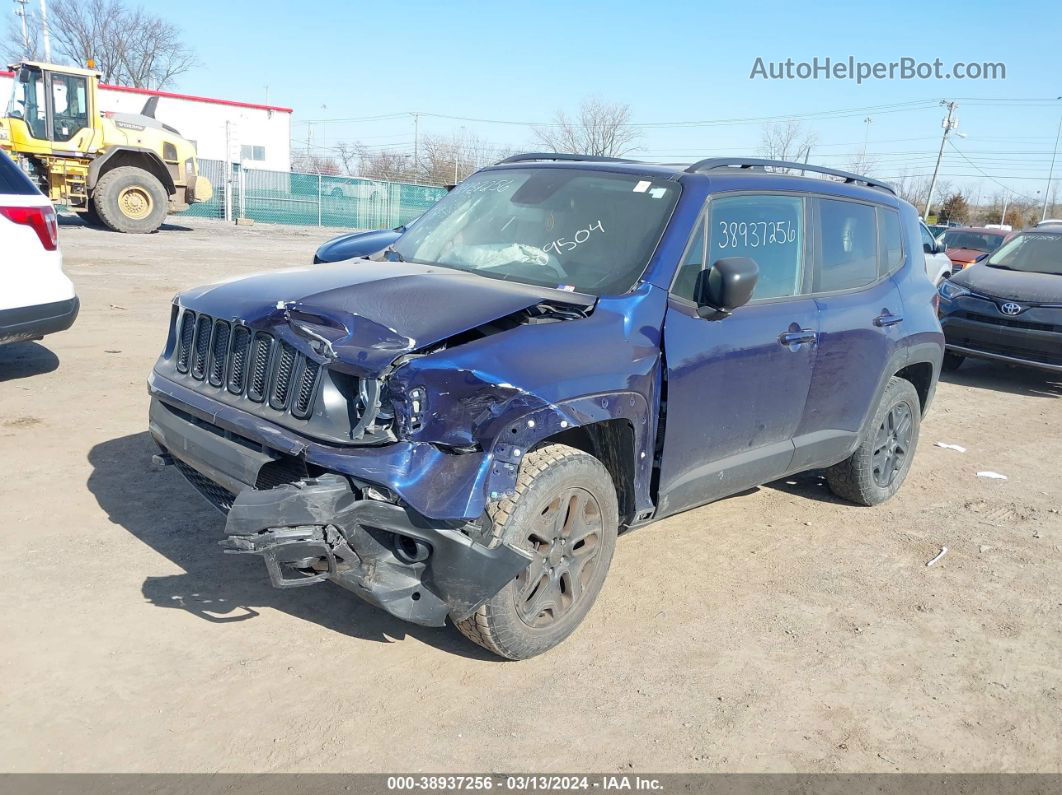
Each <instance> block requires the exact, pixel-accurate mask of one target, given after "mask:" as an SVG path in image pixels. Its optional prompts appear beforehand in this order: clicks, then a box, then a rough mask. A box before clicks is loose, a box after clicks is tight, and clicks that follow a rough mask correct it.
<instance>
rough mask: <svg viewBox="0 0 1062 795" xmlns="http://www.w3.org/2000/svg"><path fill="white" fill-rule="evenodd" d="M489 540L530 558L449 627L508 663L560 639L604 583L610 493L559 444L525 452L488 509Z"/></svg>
mask: <svg viewBox="0 0 1062 795" xmlns="http://www.w3.org/2000/svg"><path fill="white" fill-rule="evenodd" d="M488 510H489V512H490V514H491V518H492V519H493V521H494V529H495V535H496V537H498V538H500V539H501V540H502V541H503V542H505V543H510V544H512V545H514V546H518V547H522V548H523V549H526V550H527V551H528V552H530V553H531V555H532V556H533V557H532V561H531V565H530V566H528V567H527V569H525V570H524V571H523V572H521V573H520V574H519V575H517V577H516V578H515V579H514V580H512V581H511V582H509V584H508V585H506V586H505V587H504V588H502V589H501V590H500V591H499V592H498V593H497V594H495V595H494V596H493V597H491V598H490V599H489V600H487V602H485V603H484V604H483V605H482V606H480V608H479V609H478V610H476V612H475V613H473V614H472V615H471V616H469V617H468V618H466V619H464V620H463V621H458V622H456V624H457V628H458V629H459V630H461V632H462V633H463V634H464V635H465V636H466V637H468V638H469V639H470V640H472V641H474V642H475V643H478V644H479V645H480V646H483V647H484V648H485V649H488V650H489V651H492V652H494V653H495V654H497V655H499V656H501V657H506V658H508V659H510V660H524V659H527V658H528V657H534V656H535V655H537V654H542V652H544V651H548V650H549V649H552V648H553V647H554V646H556V645H557V644H559V643H560V642H561V641H563V640H564V639H565V638H567V637H568V636H569V635H570V634H572V632H574V631H575V628H576V627H577V626H578V625H579V623H580V622H581V621H582V620H583V618H584V617H585V616H586V614H587V613H588V612H589V611H590V608H591V607H592V606H593V604H594V601H595V600H596V599H597V595H598V593H599V592H600V591H601V586H602V585H603V584H604V582H605V575H606V574H607V573H608V567H609V564H610V563H611V561H612V552H613V550H614V549H615V546H616V534H617V531H618V528H619V507H618V505H617V500H616V489H615V487H614V486H613V483H612V478H611V476H610V475H609V473H608V470H606V469H605V467H604V466H603V465H602V464H601V462H600V461H598V460H597V459H596V458H594V457H593V456H591V455H588V454H587V453H584V452H582V451H581V450H576V449H575V448H573V447H568V446H567V445H563V444H551V445H547V446H545V447H542V448H539V449H537V450H532V451H531V452H530V453H528V454H527V456H526V457H525V458H524V460H523V462H522V463H521V465H520V472H519V476H518V478H517V484H516V494H515V496H513V497H511V498H505V499H503V500H499V501H497V502H495V503H492V505H491V507H490V508H489V509H488Z"/></svg>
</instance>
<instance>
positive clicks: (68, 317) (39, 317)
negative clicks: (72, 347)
mask: <svg viewBox="0 0 1062 795" xmlns="http://www.w3.org/2000/svg"><path fill="white" fill-rule="evenodd" d="M78 308H79V303H78V298H77V295H76V294H75V293H74V285H73V284H72V283H71V281H70V279H68V278H67V277H66V274H65V273H63V257H62V254H61V253H60V251H59V224H58V221H57V219H56V216H55V208H54V207H52V203H51V202H50V201H48V199H47V197H45V196H44V195H43V194H42V193H41V192H40V191H39V190H38V189H37V186H36V185H34V184H33V182H32V180H30V179H29V177H27V176H26V175H25V174H24V173H23V172H22V171H21V170H20V169H19V167H18V166H16V165H15V164H14V163H13V162H12V161H11V159H10V158H9V157H8V156H7V155H5V154H4V153H3V152H0V344H3V343H5V342H17V341H19V340H33V339H40V338H41V337H43V336H44V335H45V334H53V333H54V332H56V331H63V330H65V329H68V328H70V326H71V325H73V323H74V319H75V318H76V317H77V312H78Z"/></svg>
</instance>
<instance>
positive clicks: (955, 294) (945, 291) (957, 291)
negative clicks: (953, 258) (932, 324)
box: [939, 279, 970, 301]
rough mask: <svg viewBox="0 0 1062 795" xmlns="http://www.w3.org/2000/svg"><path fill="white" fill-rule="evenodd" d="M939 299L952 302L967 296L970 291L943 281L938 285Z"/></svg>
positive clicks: (953, 283)
mask: <svg viewBox="0 0 1062 795" xmlns="http://www.w3.org/2000/svg"><path fill="white" fill-rule="evenodd" d="M939 290H940V297H941V298H944V299H946V300H948V301H951V300H954V299H956V298H959V297H961V296H964V295H969V294H970V291H969V290H967V289H966V288H965V287H963V286H962V285H959V284H955V282H952V281H949V280H947V279H945V280H944V281H942V282H941V283H940V288H939Z"/></svg>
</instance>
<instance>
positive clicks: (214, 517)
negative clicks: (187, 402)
mask: <svg viewBox="0 0 1062 795" xmlns="http://www.w3.org/2000/svg"><path fill="white" fill-rule="evenodd" d="M156 451H157V448H156V447H155V444H154V442H153V441H152V439H151V437H150V435H149V434H148V433H147V432H144V433H138V434H134V435H131V436H123V437H121V438H118V439H111V440H109V441H106V442H103V443H101V444H98V445H96V446H95V447H93V448H92V450H91V451H89V456H88V458H89V463H90V464H91V465H92V474H91V475H90V476H89V480H88V488H89V491H91V492H92V494H93V496H94V497H95V498H96V501H97V502H98V503H99V505H100V507H101V508H103V510H104V511H106V512H107V515H108V517H109V518H110V519H111V521H112V522H114V523H116V524H119V525H121V526H122V527H124V528H125V529H126V530H127V531H129V533H131V534H132V535H133V536H135V537H136V538H137V539H139V540H140V541H142V542H144V543H145V544H147V545H148V546H150V547H151V548H152V549H154V550H155V551H156V552H158V553H159V554H161V555H165V556H166V557H167V558H169V559H170V560H171V561H173V562H174V563H176V564H177V565H178V566H180V567H181V568H182V569H184V571H185V573H184V574H177V575H168V576H161V577H153V576H148V577H147V579H145V580H144V585H143V593H144V596H145V597H146V598H147V599H148V600H149V601H150V602H151V603H152V604H154V605H156V606H158V607H166V608H171V609H174V608H176V609H179V610H186V611H187V612H189V613H191V614H192V615H195V616H197V617H199V618H201V619H203V620H204V621H210V622H213V623H219V624H227V623H233V622H238V621H248V620H250V619H253V618H256V617H257V616H258V615H259V611H260V610H262V609H263V608H265V609H270V610H281V611H283V612H286V613H289V614H291V615H293V616H296V617H297V618H300V619H303V620H306V621H313V622H314V623H316V624H320V625H321V626H322V627H324V628H325V629H328V630H331V631H333V632H339V633H342V634H344V635H349V636H351V637H354V638H360V639H362V640H370V641H376V642H380V643H390V642H392V641H393V640H401V639H403V638H404V637H405V636H406V635H410V636H412V637H414V638H416V639H418V640H420V641H422V642H424V643H427V644H430V645H432V646H435V647H436V648H439V649H442V650H443V651H447V652H452V653H454V654H459V655H462V656H465V657H470V658H473V659H481V660H495V661H496V660H497V658H496V657H493V656H491V655H489V654H488V653H487V652H486V651H484V650H482V649H480V648H479V647H478V646H475V645H474V644H472V643H471V642H469V641H467V640H465V638H464V637H462V636H461V635H460V634H459V633H458V632H457V631H456V630H454V629H453V628H452V627H437V628H436V627H421V626H417V625H415V624H409V623H407V622H405V621H400V620H399V619H397V618H394V617H392V616H390V615H388V614H387V613H385V612H383V611H382V610H379V609H377V608H374V607H371V606H369V605H368V604H366V603H365V602H362V601H361V600H359V599H358V598H357V597H356V596H354V595H353V594H351V593H348V592H347V591H344V590H343V589H341V588H340V587H339V586H336V585H332V584H331V583H323V584H321V585H314V586H311V587H307V588H294V589H289V590H277V589H275V588H273V587H272V586H271V585H270V584H269V578H268V576H267V574H266V570H265V566H264V565H263V563H262V561H261V560H260V559H258V558H257V557H254V556H250V555H246V556H245V555H226V554H224V553H223V552H222V551H221V549H220V547H219V546H218V541H220V540H221V539H222V538H223V532H222V531H223V529H224V526H225V520H224V517H223V516H222V515H221V514H220V513H218V512H217V511H216V510H215V509H214V508H212V507H211V506H210V505H209V504H207V502H206V501H205V500H203V498H202V497H200V496H199V494H198V493H197V492H195V491H194V490H193V488H192V487H191V486H190V485H189V484H188V483H187V482H186V481H185V480H184V478H182V477H181V476H180V474H178V473H177V472H176V471H175V469H174V468H173V467H168V468H166V469H164V470H162V471H155V470H153V469H152V468H151V456H152V455H153V454H154V453H155V452H156Z"/></svg>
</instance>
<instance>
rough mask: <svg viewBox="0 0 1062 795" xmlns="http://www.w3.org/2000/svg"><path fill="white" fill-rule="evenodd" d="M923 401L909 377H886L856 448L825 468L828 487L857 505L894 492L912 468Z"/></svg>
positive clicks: (878, 499)
mask: <svg viewBox="0 0 1062 795" xmlns="http://www.w3.org/2000/svg"><path fill="white" fill-rule="evenodd" d="M921 411H922V404H921V401H919V399H918V392H916V391H915V388H914V386H912V384H911V382H910V381H905V380H904V379H902V378H896V377H895V376H894V377H893V378H891V379H889V383H888V385H887V386H886V387H885V393H884V394H883V395H882V396H881V402H880V403H879V404H878V410H877V411H876V412H875V414H874V419H873V420H872V421H871V424H870V430H869V431H868V433H867V434H866V437H865V438H864V439H863V441H862V442H861V443H860V445H859V447H858V448H856V451H855V452H854V453H852V455H851V456H849V457H848V458H846V459H845V460H844V461H842V462H841V463H839V464H834V465H833V466H832V467H830V468H829V469H827V470H826V482H827V483H828V484H829V486H830V491H832V492H833V493H834V494H836V495H837V496H838V497H842V498H844V499H846V500H851V501H852V502H855V503H858V504H860V505H877V504H879V503H882V502H885V500H887V499H888V498H889V497H891V496H892V495H893V494H895V493H896V492H897V491H898V490H899V488H900V486H901V485H902V484H903V481H904V479H905V478H906V477H907V473H908V472H909V471H910V469H911V461H912V460H913V459H914V452H915V448H916V447H917V446H918V430H919V426H920V422H921V417H922V415H921Z"/></svg>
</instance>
